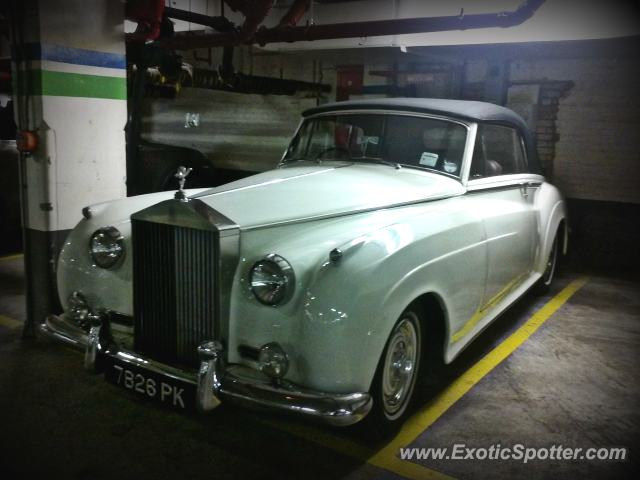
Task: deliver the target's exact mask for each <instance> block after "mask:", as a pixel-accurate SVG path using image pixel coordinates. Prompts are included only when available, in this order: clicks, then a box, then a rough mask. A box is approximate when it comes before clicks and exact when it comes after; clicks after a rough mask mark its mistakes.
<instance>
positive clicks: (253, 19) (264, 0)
mask: <svg viewBox="0 0 640 480" xmlns="http://www.w3.org/2000/svg"><path fill="white" fill-rule="evenodd" d="M224 1H225V3H226V4H227V5H229V7H230V8H231V10H233V11H234V12H240V13H242V14H243V15H244V23H243V24H242V26H241V27H240V30H239V31H238V35H237V40H238V42H239V43H235V44H233V45H235V46H237V45H242V44H243V43H251V39H252V38H253V37H254V36H255V33H256V30H258V27H259V26H260V24H261V23H262V22H264V19H265V18H267V15H269V12H270V11H271V9H272V8H273V5H274V3H276V2H275V0H224ZM213 46H216V45H212V47H213ZM219 46H220V47H224V46H225V45H219Z"/></svg>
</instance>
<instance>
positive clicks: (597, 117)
mask: <svg viewBox="0 0 640 480" xmlns="http://www.w3.org/2000/svg"><path fill="white" fill-rule="evenodd" d="M511 81H512V82H518V83H535V82H539V83H540V85H541V94H540V102H539V108H538V120H539V121H541V122H542V123H538V131H537V133H538V140H539V143H538V146H539V151H540V154H541V157H543V161H544V162H545V163H547V165H549V166H550V167H551V170H552V173H553V181H554V183H555V184H557V185H558V186H559V187H560V188H561V189H562V191H563V192H564V194H565V195H566V196H567V197H571V198H576V199H584V200H602V201H615V202H630V203H640V188H639V187H640V135H639V133H640V95H639V94H638V89H639V86H640V60H636V59H617V60H616V59H580V60H565V59H562V60H537V61H530V62H524V61H518V62H514V63H513V64H512V66H511ZM571 83H572V84H573V86H571ZM549 122H553V123H549Z"/></svg>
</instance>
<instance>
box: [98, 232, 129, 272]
mask: <svg viewBox="0 0 640 480" xmlns="http://www.w3.org/2000/svg"><path fill="white" fill-rule="evenodd" d="M99 236H102V237H103V238H105V239H107V240H108V241H111V242H113V245H115V247H116V249H114V250H113V251H106V252H105V251H97V250H96V249H95V245H94V242H95V240H96V239H97V238H98V237H99ZM89 253H90V254H91V258H92V259H93V261H94V262H95V265H96V266H97V267H99V268H102V269H105V270H114V269H116V268H118V267H120V266H121V265H122V262H123V261H124V257H125V255H126V250H125V246H124V237H123V236H122V234H121V233H120V230H118V229H117V228H115V227H111V226H106V227H102V228H99V229H98V230H96V231H95V232H93V234H92V235H91V238H90V239H89Z"/></svg>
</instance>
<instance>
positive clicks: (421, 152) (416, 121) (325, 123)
mask: <svg viewBox="0 0 640 480" xmlns="http://www.w3.org/2000/svg"><path fill="white" fill-rule="evenodd" d="M466 138H467V128H466V127H465V126H463V125H461V124H459V123H455V122H452V121H447V120H440V119H435V118H425V117H416V116H410V115H398V114H381V113H362V114H361V113H357V114H356V113H354V114H342V115H325V116H321V117H316V118H311V119H309V120H306V121H305V122H304V123H303V124H302V126H301V127H300V130H299V131H298V134H297V135H296V136H295V138H294V139H293V141H292V142H291V146H290V147H289V149H288V150H287V153H286V155H285V157H284V159H283V162H285V163H286V162H292V161H296V160H331V159H340V160H351V161H367V162H385V163H392V164H400V165H407V166H414V167H423V168H428V169H431V170H436V171H439V172H443V173H446V174H449V175H453V176H456V177H460V168H461V166H462V157H463V154H464V146H465V142H466Z"/></svg>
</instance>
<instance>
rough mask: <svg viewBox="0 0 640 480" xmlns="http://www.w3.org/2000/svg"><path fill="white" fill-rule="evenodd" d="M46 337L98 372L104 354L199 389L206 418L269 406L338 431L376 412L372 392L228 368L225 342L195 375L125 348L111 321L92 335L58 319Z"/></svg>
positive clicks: (206, 346)
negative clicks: (328, 389)
mask: <svg viewBox="0 0 640 480" xmlns="http://www.w3.org/2000/svg"><path fill="white" fill-rule="evenodd" d="M39 332H40V334H41V335H42V336H43V337H46V338H49V339H52V340H56V341H62V342H64V343H66V344H68V345H70V346H72V347H74V348H77V349H79V350H82V351H84V352H85V358H84V366H85V368H86V369H87V370H88V371H89V372H90V373H101V372H100V371H99V364H100V362H98V361H97V360H98V357H99V356H100V355H104V356H106V357H111V358H113V359H115V360H117V361H119V362H121V363H127V364H130V365H132V366H135V367H138V368H141V369H145V370H148V371H150V372H153V373H155V374H160V375H164V376H166V377H170V378H174V379H178V380H182V381H185V382H188V383H192V384H195V385H196V386H197V395H196V408H197V410H198V411H200V412H202V413H204V412H208V411H209V410H212V409H214V408H216V407H217V406H218V405H220V404H221V403H222V401H228V402H230V403H235V404H241V405H244V406H247V407H263V408H264V407H266V408H272V409H276V410H281V411H287V412H291V413H296V414H300V415H303V416H306V417H311V418H313V419H316V420H319V421H321V422H323V423H326V424H330V425H334V426H346V425H351V424H354V423H356V422H358V421H360V420H361V419H363V418H364V417H365V416H366V415H367V413H369V410H371V406H372V399H371V396H370V395H369V394H368V393H350V394H328V393H322V392H317V391H314V390H307V389H304V388H301V387H299V386H297V385H295V384H293V383H291V382H288V381H286V380H281V381H278V382H274V381H273V380H272V379H270V378H269V377H267V376H266V375H264V374H263V373H262V372H259V371H257V370H254V369H251V368H249V367H246V366H243V365H226V364H225V360H224V347H223V346H222V344H221V343H220V342H217V341H210V342H204V343H203V344H202V345H200V347H198V354H199V357H200V368H199V370H198V371H197V372H191V371H187V370H183V369H180V368H176V367H172V366H169V365H165V364H162V363H159V362H156V361H155V360H151V359H148V358H144V357H142V356H141V355H140V354H138V353H136V352H133V351H130V350H127V349H124V348H123V347H122V346H121V345H120V344H119V343H118V342H117V341H116V340H115V339H114V338H113V336H112V335H111V329H110V324H109V320H108V319H107V318H106V317H103V318H101V320H99V321H98V320H96V321H94V322H93V326H91V327H90V329H89V331H86V330H85V329H83V328H80V327H78V326H76V325H74V324H73V322H70V321H67V320H65V319H64V318H61V317H58V316H56V315H50V316H48V317H47V319H46V320H45V322H44V323H43V324H41V325H40V327H39Z"/></svg>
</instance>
